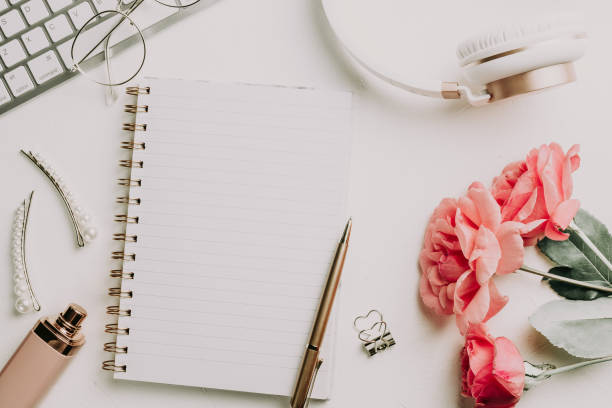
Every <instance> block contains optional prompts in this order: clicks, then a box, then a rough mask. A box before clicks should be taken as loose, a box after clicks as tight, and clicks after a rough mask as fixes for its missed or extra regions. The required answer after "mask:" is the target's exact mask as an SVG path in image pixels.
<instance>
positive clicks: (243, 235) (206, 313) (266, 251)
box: [115, 79, 351, 398]
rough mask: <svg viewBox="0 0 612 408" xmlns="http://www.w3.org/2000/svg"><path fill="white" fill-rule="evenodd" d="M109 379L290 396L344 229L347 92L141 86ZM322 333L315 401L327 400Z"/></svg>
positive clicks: (329, 342) (161, 83) (328, 344)
mask: <svg viewBox="0 0 612 408" xmlns="http://www.w3.org/2000/svg"><path fill="white" fill-rule="evenodd" d="M145 85H146V86H149V87H150V88H151V92H150V94H149V95H140V96H139V98H138V104H139V105H147V106H148V107H149V111H148V112H146V113H139V114H138V115H137V117H136V123H140V124H146V125H147V128H146V131H145V132H138V131H137V132H135V136H134V140H135V142H143V143H145V150H135V151H134V154H133V160H134V161H137V162H139V161H142V162H143V167H142V168H134V169H132V173H131V178H132V179H133V180H136V179H138V180H141V186H135V187H131V191H130V197H131V198H140V200H141V204H140V205H130V206H129V208H128V215H129V216H130V217H138V223H137V224H127V230H126V234H127V235H134V236H137V237H138V238H137V242H131V243H130V242H128V243H126V245H125V252H126V254H135V260H134V261H126V262H124V265H123V268H124V271H125V272H133V273H134V279H133V280H124V281H123V283H122V289H123V291H132V292H133V298H131V299H129V298H126V299H122V300H121V308H122V309H131V311H132V314H131V316H130V317H121V318H120V319H119V326H120V327H129V329H130V331H129V335H120V336H118V338H117V344H118V346H127V347H128V353H127V354H116V356H115V358H116V363H117V364H126V365H127V371H126V372H125V373H115V378H120V379H128V380H140V381H151V382H161V383H169V384H181V385H190V386H199V387H210V388H219V389H228V390H237V391H247V392H256V393H265V394H276V395H290V394H291V392H292V389H293V385H294V383H295V379H296V375H297V369H298V366H299V364H300V361H301V358H302V355H303V353H304V349H305V346H306V343H307V338H308V336H309V332H310V329H311V326H312V321H313V318H314V314H315V311H316V308H317V305H318V301H319V297H320V294H321V291H322V288H323V284H324V281H325V279H326V277H327V273H328V268H329V265H330V263H331V260H332V257H333V254H334V252H335V249H336V245H337V242H338V240H339V238H340V235H341V234H342V230H343V227H344V224H345V223H346V220H347V214H346V210H345V198H346V193H347V184H348V183H347V176H348V174H347V173H348V167H349V150H350V143H349V141H350V140H349V139H350V133H349V128H350V104H351V96H350V94H349V93H346V92H327V91H319V90H313V89H301V88H288V87H280V86H260V85H247V84H220V83H210V82H204V81H199V82H196V81H184V80H164V79H147V82H146V84H145ZM334 331H335V327H329V330H328V333H327V334H328V335H327V338H326V339H325V342H324V344H323V348H322V353H323V357H324V359H325V361H326V362H325V364H323V366H322V369H321V371H320V373H319V376H318V379H317V382H316V387H315V391H314V396H315V397H317V398H327V397H328V395H329V391H330V380H331V369H332V361H333V359H332V358H331V356H330V355H329V354H330V352H331V351H332V349H333V332H334Z"/></svg>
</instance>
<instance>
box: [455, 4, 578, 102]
mask: <svg viewBox="0 0 612 408" xmlns="http://www.w3.org/2000/svg"><path fill="white" fill-rule="evenodd" d="M585 50H586V34H585V30H584V25H583V24H582V22H581V20H580V19H579V18H577V17H576V16H575V15H569V14H563V15H558V16H555V17H552V18H548V19H540V20H532V21H528V22H523V23H521V24H513V25H508V26H503V27H500V28H497V29H495V30H490V31H488V32H485V33H483V34H480V35H477V36H474V37H472V38H470V39H468V40H467V41H464V42H463V43H461V44H460V45H459V47H458V48H457V57H458V59H459V64H460V65H461V66H462V67H463V71H464V76H465V78H466V79H467V80H468V81H469V82H470V83H471V84H473V85H477V86H480V87H486V88H487V89H489V88H491V84H495V83H496V82H498V81H503V80H504V79H508V78H514V79H516V78H522V79H523V80H525V78H523V77H525V76H530V77H531V78H530V79H529V82H530V84H523V85H521V89H515V90H514V91H512V92H511V93H512V95H504V97H507V96H513V95H514V94H518V93H525V92H530V91H534V90H538V89H542V88H547V87H550V86H554V85H559V84H562V83H567V82H571V81H573V80H574V79H575V76H574V74H573V66H572V64H571V63H572V62H573V61H575V60H577V59H579V58H580V57H582V56H583V55H584V52H585ZM553 67H557V68H553ZM536 71H537V72H536ZM531 72H533V74H528V73H531ZM552 72H556V73H555V74H554V75H551V74H550V73H552ZM546 73H548V74H546ZM536 74H537V75H536ZM521 76H522V77H521ZM536 77H537V79H538V80H537V81H535V82H537V83H535V82H534V78H536ZM553 77H555V78H556V79H555V78H553ZM515 85H516V81H515ZM489 90H490V89H489ZM492 96H493V100H495V99H500V97H499V96H500V95H498V96H497V97H496V95H492Z"/></svg>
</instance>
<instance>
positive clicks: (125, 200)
mask: <svg viewBox="0 0 612 408" xmlns="http://www.w3.org/2000/svg"><path fill="white" fill-rule="evenodd" d="M141 201H142V200H141V199H140V198H130V197H125V196H124V197H117V198H116V199H115V202H116V203H117V204H129V205H140V203H141Z"/></svg>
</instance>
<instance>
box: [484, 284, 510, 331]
mask: <svg viewBox="0 0 612 408" xmlns="http://www.w3.org/2000/svg"><path fill="white" fill-rule="evenodd" d="M489 298H490V299H491V300H490V303H489V311H488V312H487V315H486V316H485V318H484V320H483V321H484V322H486V321H488V320H489V319H490V318H492V317H493V316H495V315H496V314H497V313H499V311H500V310H502V309H503V308H504V306H506V304H507V303H508V300H510V299H509V298H508V296H503V295H502V294H501V293H499V290H498V289H497V286H496V285H495V282H494V281H493V279H491V280H490V281H489Z"/></svg>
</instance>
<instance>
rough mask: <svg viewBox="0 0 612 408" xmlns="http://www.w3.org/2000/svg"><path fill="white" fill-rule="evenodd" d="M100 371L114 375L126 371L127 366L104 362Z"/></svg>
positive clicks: (111, 361) (113, 361)
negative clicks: (113, 373) (111, 372)
mask: <svg viewBox="0 0 612 408" xmlns="http://www.w3.org/2000/svg"><path fill="white" fill-rule="evenodd" d="M102 369H103V370H107V371H114V372H116V373H125V372H126V371H127V366H126V365H125V364H124V365H116V364H115V360H106V361H104V362H103V363H102Z"/></svg>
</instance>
